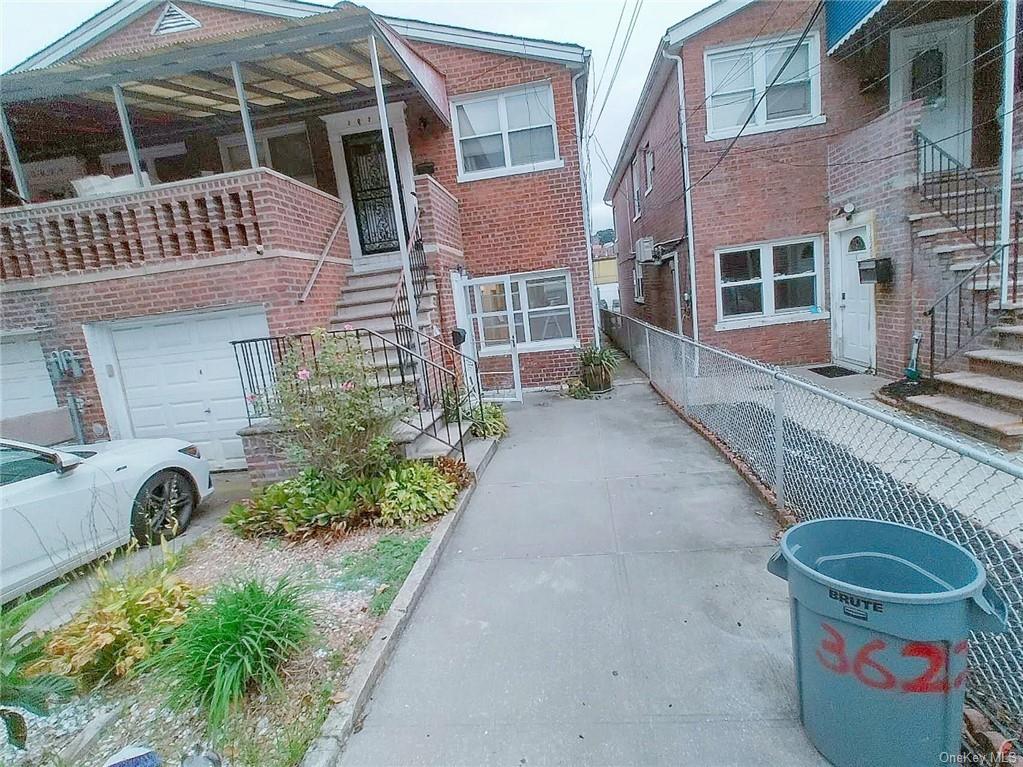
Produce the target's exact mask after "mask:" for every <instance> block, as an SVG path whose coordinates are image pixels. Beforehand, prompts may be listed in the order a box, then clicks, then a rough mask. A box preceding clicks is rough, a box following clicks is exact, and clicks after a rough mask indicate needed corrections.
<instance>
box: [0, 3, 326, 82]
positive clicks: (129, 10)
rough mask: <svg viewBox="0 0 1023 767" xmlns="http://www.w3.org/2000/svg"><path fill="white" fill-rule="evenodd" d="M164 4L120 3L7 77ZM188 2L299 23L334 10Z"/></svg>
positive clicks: (55, 57)
mask: <svg viewBox="0 0 1023 767" xmlns="http://www.w3.org/2000/svg"><path fill="white" fill-rule="evenodd" d="M161 1H162V0H120V2H117V3H115V4H114V5H111V6H110V7H109V8H106V9H105V10H103V11H100V12H99V13H97V14H96V15H95V16H93V17H92V18H91V19H88V20H86V21H85V22H83V23H82V24H81V25H80V26H78V27H76V28H75V29H73V30H71V31H70V32H69V33H68V34H66V35H64V36H63V37H61V38H60V39H59V40H57V41H56V42H54V43H51V44H50V45H48V46H46V47H45V48H43V49H42V50H41V51H39V52H38V53H34V54H33V55H32V56H30V57H29V58H27V59H25V60H24V61H23V62H21V63H20V64H18V65H16V66H14V67H12V68H11V69H10V70H9V71H8V73H14V72H26V71H29V70H32V69H43V68H44V67H49V66H52V65H53V64H57V63H58V62H60V61H62V60H63V59H66V58H67V57H68V56H71V55H72V54H74V53H75V52H77V51H79V50H81V49H82V48H85V47H87V46H88V45H90V44H92V43H93V42H95V41H96V40H97V39H99V38H101V37H102V36H104V35H107V34H110V33H111V32H114V31H116V30H117V29H119V28H120V27H122V26H124V25H125V24H128V23H130V22H132V21H134V20H135V19H136V18H137V17H138V16H140V15H141V14H143V13H145V12H146V11H148V10H150V8H152V7H155V6H156V5H158V4H159V2H161ZM188 2H194V3H198V4H199V5H212V6H216V7H218V8H228V9H231V10H236V11H243V12H246V13H256V14H263V15H267V16H278V17H283V18H288V19H300V18H304V17H306V16H312V15H314V14H317V13H324V12H326V11H330V10H333V9H332V8H331V7H330V6H329V5H324V6H320V5H317V4H314V3H304V2H295V0H188Z"/></svg>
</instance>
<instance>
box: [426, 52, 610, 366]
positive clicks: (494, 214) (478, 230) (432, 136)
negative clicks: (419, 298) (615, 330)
mask: <svg viewBox="0 0 1023 767" xmlns="http://www.w3.org/2000/svg"><path fill="white" fill-rule="evenodd" d="M413 45H414V47H415V48H416V50H417V51H418V52H419V53H420V54H421V55H423V56H424V57H426V58H427V59H429V60H430V62H431V63H432V64H433V65H434V66H435V67H437V69H438V70H439V71H440V72H441V73H442V74H444V75H445V77H446V78H447V89H448V94H449V95H450V96H456V95H458V94H462V93H475V92H479V91H486V90H490V89H494V88H502V87H506V86H510V85H515V84H519V83H528V82H536V81H540V80H550V81H551V84H552V87H553V91H554V110H555V117H556V119H557V138H558V150H559V152H560V154H561V157H562V159H563V160H564V162H565V166H564V167H563V168H559V169H554V170H547V171H540V172H537V173H523V174H519V175H514V176H505V177H503V178H495V179H486V180H479V181H470V182H465V183H459V182H458V180H457V164H456V161H455V147H454V141H453V138H452V134H451V130H450V129H449V128H446V127H445V126H443V125H442V124H441V123H440V121H439V120H437V118H436V117H435V116H434V115H432V114H429V113H426V112H425V111H419V110H416V109H410V110H409V116H408V118H407V119H408V124H409V141H410V144H411V149H412V161H413V163H414V164H418V163H422V162H432V163H433V164H434V168H435V170H434V173H433V176H434V177H435V178H436V180H437V181H438V182H439V183H440V184H441V185H442V186H443V187H444V188H445V189H447V190H448V191H449V192H450V193H451V194H452V195H454V197H455V198H457V199H458V202H459V205H458V211H459V218H460V220H461V239H462V245H463V248H464V251H465V265H466V268H467V270H468V271H469V273H470V274H471V275H472V276H474V277H480V276H485V275H492V274H506V273H515V272H529V271H536V270H541V269H552V268H567V269H568V270H569V272H570V274H571V279H572V292H573V297H574V300H575V316H576V329H577V332H578V335H579V339H580V341H581V342H582V343H583V344H588V343H591V342H592V341H593V338H594V335H593V316H592V314H593V312H592V304H591V299H590V278H589V264H588V261H587V258H588V256H587V248H586V235H585V230H584V226H583V210H582V194H581V189H580V184H579V178H580V175H579V174H580V165H579V152H578V145H577V142H576V132H575V130H576V129H575V112H574V108H573V100H572V75H573V73H572V72H571V71H570V70H569V69H567V68H566V67H563V66H559V65H557V64H552V63H547V62H541V61H532V60H529V59H521V58H514V57H510V56H500V55H496V54H490V53H483V52H480V51H472V50H468V49H464V48H456V47H450V46H442V45H433V44H428V43H418V42H417V43H414V44H413ZM420 117H422V118H424V119H425V121H426V125H425V127H424V126H423V125H420V119H419V118H420ZM447 330H448V328H445V333H446V332H447ZM569 358H570V359H573V360H574V358H575V353H574V352H572V351H569V352H537V353H533V354H528V355H523V357H522V369H523V384H524V385H527V386H540V385H546V384H551V383H557V382H559V381H560V380H562V379H563V378H564V377H565V375H567V374H568V373H566V372H565V371H566V370H567V369H568V365H567V363H566V362H565V360H567V359H569ZM527 381H528V382H529V383H527Z"/></svg>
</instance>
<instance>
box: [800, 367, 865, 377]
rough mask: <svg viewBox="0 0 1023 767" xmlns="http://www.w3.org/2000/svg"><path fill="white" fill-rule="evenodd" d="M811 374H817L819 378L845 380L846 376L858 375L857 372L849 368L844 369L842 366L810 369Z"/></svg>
mask: <svg viewBox="0 0 1023 767" xmlns="http://www.w3.org/2000/svg"><path fill="white" fill-rule="evenodd" d="M810 372H811V373H816V374H817V375H819V376H824V377H825V378H845V376H854V375H856V371H855V370H850V369H849V368H844V367H841V366H840V365H824V366H823V367H819V368H810Z"/></svg>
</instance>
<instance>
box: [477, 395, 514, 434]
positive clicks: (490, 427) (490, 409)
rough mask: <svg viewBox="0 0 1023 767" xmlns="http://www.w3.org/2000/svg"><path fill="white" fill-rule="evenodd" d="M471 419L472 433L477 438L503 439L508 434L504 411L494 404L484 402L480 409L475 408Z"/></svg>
mask: <svg viewBox="0 0 1023 767" xmlns="http://www.w3.org/2000/svg"><path fill="white" fill-rule="evenodd" d="M471 417H472V433H473V435H474V436H476V437H502V436H504V435H505V434H507V433H508V422H507V421H506V420H505V418H504V411H503V410H502V409H501V406H500V405H498V404H496V403H494V402H484V403H483V404H482V405H481V406H480V407H478V408H473V411H472V413H471Z"/></svg>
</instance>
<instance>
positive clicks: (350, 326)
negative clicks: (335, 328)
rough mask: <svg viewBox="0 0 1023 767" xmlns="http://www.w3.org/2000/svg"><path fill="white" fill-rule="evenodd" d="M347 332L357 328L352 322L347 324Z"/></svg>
mask: <svg viewBox="0 0 1023 767" xmlns="http://www.w3.org/2000/svg"><path fill="white" fill-rule="evenodd" d="M345 330H355V327H354V326H353V325H352V323H350V322H346V323H345Z"/></svg>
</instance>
